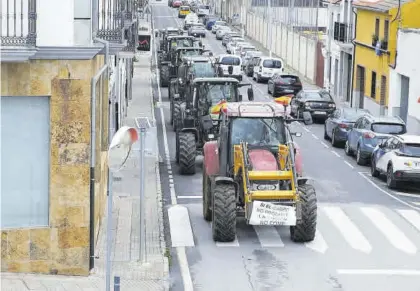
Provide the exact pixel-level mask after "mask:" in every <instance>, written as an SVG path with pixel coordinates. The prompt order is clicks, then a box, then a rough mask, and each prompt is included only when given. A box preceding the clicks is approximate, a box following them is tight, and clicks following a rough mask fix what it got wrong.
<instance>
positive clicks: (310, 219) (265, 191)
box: [203, 102, 317, 242]
mask: <svg viewBox="0 0 420 291" xmlns="http://www.w3.org/2000/svg"><path fill="white" fill-rule="evenodd" d="M203 119H204V118H203ZM207 119H208V117H207ZM295 121H296V122H300V121H302V122H304V123H305V124H311V123H312V118H311V117H310V115H309V114H305V115H304V118H303V119H302V120H300V119H295V120H292V119H290V117H289V116H288V115H287V112H286V111H285V110H284V107H283V106H281V105H279V104H277V103H274V102H273V103H267V102H231V103H225V104H223V106H222V107H221V108H220V115H219V124H218V139H217V140H209V141H207V142H206V143H205V145H204V146H203V154H204V165H203V168H204V170H203V172H204V173H203V216H204V219H205V220H207V221H212V226H211V227H212V234H213V239H214V240H215V241H218V242H232V241H234V240H235V237H236V218H237V217H238V216H244V217H245V221H246V222H247V224H249V225H275V226H281V225H285V226H289V227H290V235H291V239H292V240H293V241H295V242H309V241H312V240H313V239H314V238H315V231H316V220H317V218H316V215H317V214H316V207H317V200H316V193H315V188H314V187H313V186H312V185H311V184H309V183H308V178H304V177H302V168H301V166H302V165H301V160H300V159H301V158H300V151H299V148H298V146H297V144H296V143H295V142H294V141H293V136H299V135H300V134H298V133H294V132H293V131H292V129H291V128H290V126H289V124H290V123H292V122H295ZM213 126H214V125H213V124H212V123H210V122H207V123H206V126H205V129H206V130H211V128H212V127H213Z"/></svg>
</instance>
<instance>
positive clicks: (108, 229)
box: [106, 171, 112, 291]
mask: <svg viewBox="0 0 420 291" xmlns="http://www.w3.org/2000/svg"><path fill="white" fill-rule="evenodd" d="M107 200H108V209H107V214H106V215H107V216H106V217H107V222H106V291H110V290H111V244H112V235H111V225H112V172H111V171H109V177H108V197H107Z"/></svg>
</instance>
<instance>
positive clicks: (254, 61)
mask: <svg viewBox="0 0 420 291" xmlns="http://www.w3.org/2000/svg"><path fill="white" fill-rule="evenodd" d="M260 59H261V56H256V57H253V58H252V59H251V60H249V61H248V63H247V64H246V66H245V69H244V71H245V75H247V76H248V77H252V75H253V74H254V67H255V66H256V65H257V64H258V62H259V61H260Z"/></svg>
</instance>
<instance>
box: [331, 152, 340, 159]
mask: <svg viewBox="0 0 420 291" xmlns="http://www.w3.org/2000/svg"><path fill="white" fill-rule="evenodd" d="M331 152H332V153H333V154H334V155H336V156H337V157H339V158H341V156H340V155H339V154H338V153H337V152H336V151H331Z"/></svg>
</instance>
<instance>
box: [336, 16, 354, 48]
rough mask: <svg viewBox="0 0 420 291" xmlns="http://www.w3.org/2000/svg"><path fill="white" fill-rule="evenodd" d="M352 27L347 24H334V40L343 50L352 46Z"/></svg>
mask: <svg viewBox="0 0 420 291" xmlns="http://www.w3.org/2000/svg"><path fill="white" fill-rule="evenodd" d="M352 38H353V33H352V27H351V25H349V24H347V23H341V22H334V40H335V41H337V42H338V43H337V44H338V45H339V46H341V47H342V48H344V49H350V48H351V47H352V46H353V45H352Z"/></svg>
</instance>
